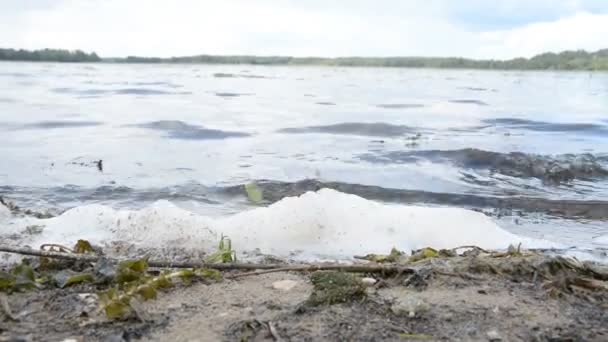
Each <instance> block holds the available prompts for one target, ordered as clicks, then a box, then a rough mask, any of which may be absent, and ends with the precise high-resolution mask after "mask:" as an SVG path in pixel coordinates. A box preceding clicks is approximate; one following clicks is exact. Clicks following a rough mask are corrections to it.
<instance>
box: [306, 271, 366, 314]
mask: <svg viewBox="0 0 608 342" xmlns="http://www.w3.org/2000/svg"><path fill="white" fill-rule="evenodd" d="M311 281H312V285H313V291H312V293H311V294H310V297H309V298H308V300H307V301H306V304H308V305H310V306H318V305H322V304H329V305H331V304H337V303H346V302H349V301H353V300H361V299H363V298H365V296H366V292H365V285H364V284H363V282H362V281H361V278H359V277H358V276H356V275H353V274H351V273H346V272H335V271H318V272H315V273H313V274H312V275H311Z"/></svg>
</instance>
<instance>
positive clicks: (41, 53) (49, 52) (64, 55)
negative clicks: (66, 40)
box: [0, 49, 101, 62]
mask: <svg viewBox="0 0 608 342" xmlns="http://www.w3.org/2000/svg"><path fill="white" fill-rule="evenodd" d="M0 60H4V61H33V62H38V61H44V62H101V58H99V56H97V54H96V53H95V52H92V53H86V52H83V51H80V50H74V51H70V50H57V49H43V50H33V51H29V50H23V49H21V50H15V49H0Z"/></svg>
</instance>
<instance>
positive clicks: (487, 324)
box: [0, 256, 608, 341]
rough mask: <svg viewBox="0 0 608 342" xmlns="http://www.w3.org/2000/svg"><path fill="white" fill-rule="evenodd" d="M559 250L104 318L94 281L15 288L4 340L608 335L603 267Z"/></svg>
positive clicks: (245, 284)
mask: <svg viewBox="0 0 608 342" xmlns="http://www.w3.org/2000/svg"><path fill="white" fill-rule="evenodd" d="M563 260H564V259H561V258H557V259H556V258H548V257H546V256H527V257H519V256H517V257H503V258H488V257H480V256H466V257H462V256H458V257H450V258H431V259H426V260H422V261H418V262H415V263H412V264H411V266H412V268H413V269H415V272H414V273H413V274H390V275H382V276H379V275H373V274H362V275H357V277H367V278H368V279H366V280H365V281H364V282H367V284H366V287H365V290H364V291H365V294H364V295H363V296H362V297H360V296H357V297H355V296H353V297H352V298H345V299H344V300H340V303H335V304H327V303H324V304H321V305H311V304H310V302H309V297H310V296H311V293H313V292H314V291H316V289H317V288H316V285H314V284H313V283H312V282H311V274H309V273H293V272H282V273H270V274H262V275H254V276H247V277H242V278H237V279H232V280H231V279H223V280H221V281H219V282H207V283H201V282H195V283H193V284H190V285H184V284H177V285H175V286H174V287H172V288H169V289H166V290H163V291H161V292H159V295H158V298H157V299H155V300H149V301H145V302H139V301H136V302H134V303H133V307H134V308H135V312H136V314H135V315H134V316H133V317H131V318H130V319H127V320H108V319H107V318H105V316H104V315H103V313H102V312H101V311H100V309H99V305H98V301H97V295H96V291H97V290H98V288H96V287H95V286H93V285H88V284H80V285H76V286H73V287H69V288H65V289H56V288H48V289H41V290H34V291H28V292H24V293H12V294H9V295H7V296H6V297H5V298H6V299H7V300H6V301H5V303H6V304H8V307H10V311H11V314H10V316H12V319H11V318H9V315H7V313H6V309H3V310H2V311H3V313H4V319H3V320H2V325H0V341H63V340H69V339H72V340H76V341H130V340H141V341H221V340H225V341H321V340H323V341H404V340H450V341H452V340H460V341H471V340H474V341H606V340H608V324H607V323H608V279H607V278H606V275H607V274H608V273H603V272H605V271H606V266H605V265H597V264H595V265H593V267H592V268H589V267H587V266H585V267H584V268H580V269H572V268H570V267H569V263H563V262H562V261H563ZM580 265H583V264H582V263H581V264H580ZM585 265H586V264H585ZM232 274H234V272H233V273H232ZM370 278H372V279H373V280H372V279H370ZM357 279H358V280H357V281H360V278H357ZM361 279H362V278H361ZM372 283H373V284H372Z"/></svg>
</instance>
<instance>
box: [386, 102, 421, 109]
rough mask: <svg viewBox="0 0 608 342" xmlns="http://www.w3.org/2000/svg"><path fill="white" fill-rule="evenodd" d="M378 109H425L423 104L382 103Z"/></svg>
mask: <svg viewBox="0 0 608 342" xmlns="http://www.w3.org/2000/svg"><path fill="white" fill-rule="evenodd" d="M376 107H378V108H384V109H408V108H423V107H424V105H423V104H418V103H381V104H377V105H376Z"/></svg>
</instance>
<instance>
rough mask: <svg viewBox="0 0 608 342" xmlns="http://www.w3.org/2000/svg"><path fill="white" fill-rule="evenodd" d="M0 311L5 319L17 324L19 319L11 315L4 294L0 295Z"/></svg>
mask: <svg viewBox="0 0 608 342" xmlns="http://www.w3.org/2000/svg"><path fill="white" fill-rule="evenodd" d="M0 311H2V312H3V313H4V315H5V316H6V318H8V319H10V320H11V321H13V322H17V321H18V320H19V319H18V318H17V317H15V315H13V312H12V311H11V307H10V306H9V305H8V298H7V297H6V294H4V293H0Z"/></svg>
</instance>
